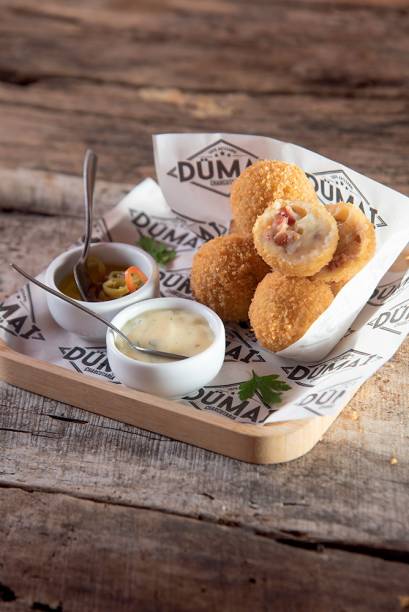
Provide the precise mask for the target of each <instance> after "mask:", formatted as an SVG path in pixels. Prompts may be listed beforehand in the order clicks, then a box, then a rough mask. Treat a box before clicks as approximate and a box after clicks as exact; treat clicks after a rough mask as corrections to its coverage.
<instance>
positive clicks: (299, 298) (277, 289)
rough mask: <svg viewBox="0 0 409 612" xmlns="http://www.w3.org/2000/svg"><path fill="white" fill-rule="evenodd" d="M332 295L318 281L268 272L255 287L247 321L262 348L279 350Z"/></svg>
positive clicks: (299, 333) (311, 320)
mask: <svg viewBox="0 0 409 612" xmlns="http://www.w3.org/2000/svg"><path fill="white" fill-rule="evenodd" d="M333 299H334V296H333V295H332V292H331V289H330V288H329V286H328V285H327V284H325V283H323V282H321V281H314V280H310V279H309V278H295V277H287V276H283V275H282V274H280V273H279V272H271V273H270V274H267V276H265V277H264V278H263V280H262V281H261V282H260V284H259V285H258V287H257V289H256V292H255V294H254V297H253V300H252V302H251V305H250V309H249V317H250V324H251V326H252V328H253V330H254V333H255V335H256V338H257V340H258V341H259V343H260V344H261V345H262V346H263V347H264V348H266V349H269V350H270V351H274V352H275V351H281V350H282V349H285V348H286V347H287V346H289V345H290V344H292V343H293V342H296V341H297V340H299V339H300V338H301V337H302V336H303V335H304V334H305V332H306V331H307V329H308V328H309V327H310V325H312V323H314V321H315V320H316V319H318V317H319V316H320V315H321V314H322V313H323V312H324V310H326V308H328V306H329V305H330V304H331V302H332V300H333Z"/></svg>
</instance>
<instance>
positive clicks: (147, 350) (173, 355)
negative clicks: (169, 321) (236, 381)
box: [10, 263, 187, 360]
mask: <svg viewBox="0 0 409 612" xmlns="http://www.w3.org/2000/svg"><path fill="white" fill-rule="evenodd" d="M10 266H11V267H12V268H13V270H15V271H16V272H18V273H19V274H21V275H22V276H24V277H25V278H26V279H27V280H29V281H31V282H32V283H34V284H35V285H37V286H38V287H41V289H44V291H48V293H52V294H53V295H55V296H56V297H58V298H60V299H61V300H64V302H68V304H71V305H72V306H75V308H79V309H80V310H82V311H84V312H86V313H87V314H89V315H90V316H91V317H94V319H98V321H101V323H103V324H104V325H106V326H107V327H109V328H110V329H112V331H114V332H115V333H116V334H118V335H119V336H121V338H123V339H124V340H125V342H126V343H127V344H128V345H129V346H130V347H131V348H132V349H133V350H134V351H139V352H141V353H147V354H148V355H154V356H155V357H166V358H168V359H175V360H178V359H187V356H186V355H178V354H177V353H166V352H164V351H157V350H156V349H151V348H145V347H143V346H138V345H137V344H134V343H133V342H131V340H129V338H128V336H127V335H126V334H124V333H123V332H122V331H121V330H120V329H118V327H116V326H115V325H112V323H111V322H110V321H107V320H106V319H104V317H101V315H99V314H97V313H96V312H93V311H92V310H90V309H89V308H87V307H86V306H83V305H82V304H81V303H80V302H78V301H76V300H73V299H71V298H70V297H68V295H65V294H64V293H60V292H59V291H55V290H54V289H52V288H51V287H49V286H48V285H45V284H44V283H42V282H41V281H39V280H38V279H37V278H34V276H31V274H28V272H25V271H24V270H23V269H22V268H20V266H18V265H17V264H14V263H11V264H10Z"/></svg>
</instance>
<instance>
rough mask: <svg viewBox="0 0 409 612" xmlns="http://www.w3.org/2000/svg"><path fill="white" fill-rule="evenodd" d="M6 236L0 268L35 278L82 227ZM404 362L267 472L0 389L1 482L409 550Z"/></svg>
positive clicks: (406, 349) (9, 285)
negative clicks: (308, 448)
mask: <svg viewBox="0 0 409 612" xmlns="http://www.w3.org/2000/svg"><path fill="white" fill-rule="evenodd" d="M2 227H3V228H4V233H3V234H2V235H1V236H0V238H1V239H0V248H1V249H2V253H0V256H1V259H2V260H3V261H6V260H7V259H8V258H9V257H11V256H12V257H13V259H15V260H16V261H17V262H18V263H20V264H21V265H22V266H24V267H26V268H27V269H29V270H31V271H32V272H38V271H39V270H41V269H42V268H43V267H44V266H45V265H46V264H47V263H48V261H49V260H50V259H51V258H52V257H54V256H55V255H56V254H57V253H58V252H61V251H62V250H63V249H64V248H66V247H67V246H68V245H69V244H70V243H71V242H72V241H73V240H75V239H76V238H77V236H78V235H79V234H80V232H81V229H82V221H81V219H79V218H78V219H71V220H70V222H69V223H62V222H61V219H58V218H55V217H44V216H40V217H39V216H37V215H19V214H15V213H12V214H2V215H0V228H2ZM28 244H33V245H41V249H36V250H34V249H32V250H31V251H28V249H27V245H28ZM3 269H4V268H2V270H3ZM0 278H2V280H3V287H2V289H0V296H1V294H2V295H4V294H5V293H9V292H11V289H13V288H14V287H17V286H19V285H20V284H21V281H20V279H19V278H18V277H17V276H16V275H15V274H14V273H13V272H12V271H11V270H10V271H8V270H7V271H5V272H4V273H3V274H2V275H1V277H0ZM408 357H409V343H408V342H406V343H405V344H404V346H403V347H402V349H401V350H400V351H399V352H398V354H397V355H396V356H395V358H394V359H393V360H392V362H390V363H388V364H387V365H386V366H384V367H383V368H382V370H381V371H380V373H379V374H378V375H376V376H375V377H373V378H372V379H371V380H370V381H369V382H368V383H367V384H366V385H364V387H363V388H362V389H361V391H360V392H359V393H358V394H357V395H356V396H355V398H354V400H353V401H352V402H351V404H350V405H349V407H348V408H347V409H346V410H345V411H344V413H343V414H342V415H341V417H340V418H339V419H338V420H337V421H336V423H335V424H334V426H333V427H332V429H331V430H330V431H329V432H328V433H327V434H326V436H325V437H324V439H323V441H322V442H321V443H320V444H318V445H317V446H316V447H315V449H314V450H313V451H312V452H311V453H309V454H308V455H307V456H306V457H303V458H301V459H299V460H297V462H295V463H291V464H288V465H282V466H274V467H273V466H251V465H246V464H242V463H239V462H236V461H233V460H229V459H227V458H224V457H220V456H217V455H214V454H212V453H209V452H206V451H203V450H200V449H197V448H193V447H190V446H188V445H184V444H181V443H178V442H174V441H172V440H168V439H166V438H163V437H162V436H158V435H156V434H152V433H149V432H144V431H141V430H138V429H136V428H132V427H129V426H125V425H122V424H120V423H117V422H114V421H111V420H109V419H103V418H102V417H98V416H96V415H92V414H90V413H86V412H83V411H81V410H78V409H75V408H71V407H69V406H66V405H63V404H60V403H58V402H54V401H50V400H47V399H45V398H41V397H38V396H34V395H32V394H29V393H26V392H23V391H20V390H18V389H15V388H13V387H10V386H8V385H5V384H4V383H2V384H1V385H0V447H1V448H2V457H1V460H0V482H2V483H3V484H10V485H16V486H22V487H28V488H30V487H34V488H38V489H45V490H56V491H62V492H66V493H70V492H74V493H75V494H76V495H79V496H82V497H87V498H95V499H99V500H104V501H110V502H112V503H116V502H118V501H120V502H123V503H126V504H130V505H135V506H144V507H152V508H158V509H161V510H168V511H170V512H174V513H177V514H185V515H188V516H194V517H198V516H205V517H209V518H211V520H214V521H218V520H220V521H222V522H224V523H229V522H233V523H239V524H243V525H246V526H251V527H253V528H255V529H258V530H261V531H263V532H266V533H276V532H277V531H290V532H295V533H297V532H299V533H300V535H299V537H300V538H301V539H304V538H306V539H311V538H312V539H317V540H318V541H326V540H331V541H332V540H334V541H340V540H343V541H349V542H355V543H358V544H360V545H362V544H363V543H366V544H367V545H368V546H373V547H386V548H390V549H392V550H394V549H397V550H409V538H408V533H407V527H406V525H407V522H408V519H409V510H408V508H409V487H408V486H407V484H408V483H407V468H408V463H409V447H408V444H407V441H408V437H409V433H408V426H407V422H406V412H407V398H408V397H409V378H408V365H407V364H408ZM392 456H395V457H397V459H398V463H397V464H396V465H391V464H390V458H391V457H392ZM317 482H319V483H320V486H319V487H318V488H317ZM340 491H342V494H341V493H340ZM296 537H298V536H296Z"/></svg>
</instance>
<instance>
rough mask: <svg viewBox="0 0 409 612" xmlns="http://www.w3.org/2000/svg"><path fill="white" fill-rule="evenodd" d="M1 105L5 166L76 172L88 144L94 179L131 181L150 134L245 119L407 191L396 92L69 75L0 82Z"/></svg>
mask: <svg viewBox="0 0 409 612" xmlns="http://www.w3.org/2000/svg"><path fill="white" fill-rule="evenodd" d="M0 111H1V116H2V130H1V133H0V167H5V168H9V169H15V168H16V167H18V168H20V167H24V168H27V169H30V170H34V171H35V170H43V171H46V172H50V171H51V172H53V173H54V172H55V173H63V174H71V175H74V176H78V175H79V174H80V173H81V165H82V159H83V155H84V150H85V148H86V147H87V146H92V147H93V148H94V149H95V150H96V151H97V153H98V154H99V171H98V177H99V180H100V179H102V180H105V181H108V182H114V183H126V184H128V185H129V184H134V183H135V182H137V181H138V180H140V179H141V178H142V177H145V176H153V174H154V170H153V153H152V141H151V137H152V134H153V133H158V132H169V131H176V132H186V131H230V132H242V131H243V126H245V131H246V132H249V133H255V134H263V135H266V136H272V137H276V138H279V139H281V140H287V141H290V142H296V143H297V144H300V145H304V146H306V147H307V148H310V149H312V150H315V151H317V152H319V153H322V154H323V155H327V156H328V157H330V158H332V159H335V160H336V161H339V162H342V163H345V164H346V165H349V166H351V167H352V168H354V169H355V170H358V171H361V172H363V173H364V174H367V175H369V176H372V177H374V178H376V179H377V180H380V181H381V182H384V183H386V184H388V185H389V186H391V187H394V188H396V189H398V190H401V191H403V192H404V193H408V192H409V190H408V179H407V164H406V158H407V146H406V143H407V141H408V139H409V123H408V121H407V101H405V99H403V98H399V99H394V100H387V101H385V100H378V99H376V98H375V99H373V100H366V99H361V98H358V99H349V100H345V99H344V98H342V97H334V98H322V99H321V98H318V99H317V98H316V97H314V96H262V97H250V96H247V95H245V94H237V95H236V94H235V95H220V94H208V95H198V94H186V93H184V92H183V91H181V90H177V89H166V90H159V89H157V88H155V87H153V88H142V89H139V90H137V91H133V90H129V89H126V88H121V87H118V86H111V85H109V86H108V85H104V86H102V85H96V84H90V83H81V82H78V81H75V80H69V81H58V82H57V83H55V84H54V85H53V84H47V83H40V84H33V85H32V86H29V87H24V88H23V87H18V86H0ZM11 143H12V146H11ZM39 178H41V177H39ZM26 179H28V177H27V176H26V177H25V178H24V180H26ZM32 179H33V180H34V179H35V177H34V175H33V176H32ZM8 181H9V183H7V181H6V184H5V187H4V188H3V189H4V190H6V193H5V196H6V197H5V198H4V200H5V205H6V206H10V202H13V199H14V200H15V202H16V205H15V206H18V203H19V202H20V201H23V200H27V196H26V194H27V186H26V185H25V183H24V182H23V183H22V185H21V187H19V186H17V190H16V191H15V192H14V196H15V197H14V198H13V190H14V189H15V188H16V181H15V180H12V179H8ZM8 184H9V186H8V187H7V185H8ZM61 187H62V185H59V188H61ZM32 189H33V191H35V186H34V187H33V188H32ZM0 193H1V192H0ZM2 199H3V198H2ZM33 199H34V200H35V199H36V198H33ZM68 202H69V198H68V199H67V201H66V203H65V209H64V212H65V211H67V210H68ZM3 206H4V205H3ZM12 206H14V205H13V204H12ZM37 210H40V209H39V208H37ZM48 210H49V209H48Z"/></svg>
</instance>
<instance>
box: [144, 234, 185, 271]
mask: <svg viewBox="0 0 409 612" xmlns="http://www.w3.org/2000/svg"><path fill="white" fill-rule="evenodd" d="M138 246H139V247H141V249H143V250H144V251H146V252H147V253H149V255H152V257H153V259H154V260H155V261H157V262H158V264H162V265H166V264H168V263H169V262H170V261H172V260H173V259H175V257H176V251H175V250H174V249H168V247H167V246H166V244H163V242H158V241H157V240H154V239H153V238H151V237H150V236H141V238H140V240H139V242H138Z"/></svg>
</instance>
